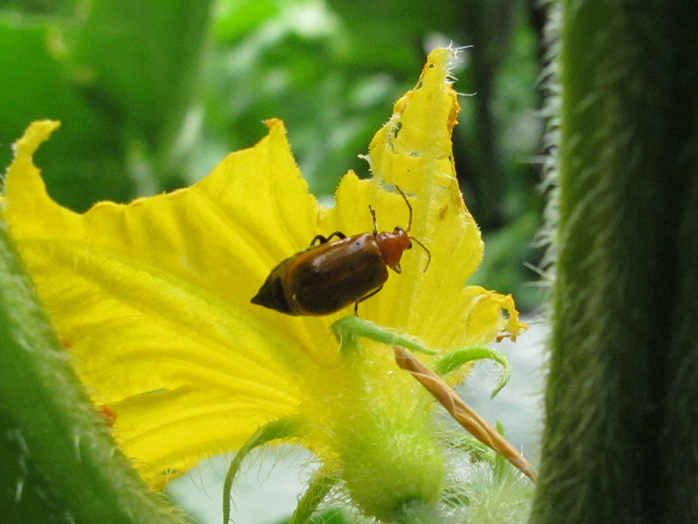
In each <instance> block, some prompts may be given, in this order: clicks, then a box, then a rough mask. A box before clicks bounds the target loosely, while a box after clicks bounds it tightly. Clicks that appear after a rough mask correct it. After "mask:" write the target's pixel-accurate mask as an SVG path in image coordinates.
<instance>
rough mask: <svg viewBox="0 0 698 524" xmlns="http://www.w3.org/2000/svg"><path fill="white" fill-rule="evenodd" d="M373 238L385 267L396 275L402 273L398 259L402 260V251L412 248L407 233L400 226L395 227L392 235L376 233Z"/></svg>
mask: <svg viewBox="0 0 698 524" xmlns="http://www.w3.org/2000/svg"><path fill="white" fill-rule="evenodd" d="M375 237H376V244H378V247H379V248H380V250H381V256H382V257H383V261H384V262H385V265H386V266H388V267H389V268H390V269H392V270H393V271H395V272H396V273H400V272H402V268H401V267H400V258H402V253H403V251H406V250H408V249H410V248H411V247H412V242H411V241H410V237H409V235H408V234H407V232H406V231H405V230H404V229H402V228H401V227H400V226H396V227H395V229H394V230H393V232H392V233H388V232H387V231H385V232H383V233H378V234H377V235H376V236H375Z"/></svg>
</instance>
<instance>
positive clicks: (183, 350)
mask: <svg viewBox="0 0 698 524" xmlns="http://www.w3.org/2000/svg"><path fill="white" fill-rule="evenodd" d="M56 127H57V124H56V123H52V122H38V123H35V124H33V125H32V126H31V127H30V128H29V130H28V131H27V133H26V135H25V137H24V138H23V139H21V140H20V141H19V142H18V143H17V146H16V158H15V161H14V163H13V164H12V166H11V167H10V170H9V173H8V177H7V183H6V201H5V216H6V219H7V221H8V223H9V224H10V227H11V231H12V234H13V236H14V238H15V239H16V240H17V241H18V243H19V246H20V249H21V252H22V255H23V256H24V258H25V260H26V262H27V265H28V268H29V271H30V273H31V274H32V276H33V278H34V280H35V283H36V285H37V288H38V290H39V292H40V295H41V298H42V300H43V301H44V303H45V304H46V307H47V309H48V311H49V314H50V316H51V318H52V320H53V322H54V324H55V325H56V327H57V329H58V331H59V333H60V334H61V336H62V337H63V338H64V339H66V341H67V345H68V346H69V347H70V351H71V353H72V354H73V357H74V358H73V362H74V363H75V367H76V369H77V371H78V373H79V375H80V377H81V378H82V380H83V381H84V382H85V383H86V385H87V386H88V388H89V390H90V392H91V393H92V394H93V396H94V398H95V401H96V402H98V403H99V404H103V403H106V404H109V405H110V406H112V407H113V408H114V409H115V410H116V412H117V421H116V424H115V431H116V434H117V436H118V437H119V439H120V440H121V441H122V443H123V445H124V447H125V449H126V451H127V453H129V454H130V455H131V456H132V457H133V458H134V459H135V460H136V461H137V462H138V463H141V464H149V466H148V467H149V468H150V469H153V468H155V469H154V470H153V471H152V472H151V475H152V474H159V473H160V472H161V471H164V470H165V469H172V468H176V469H179V468H183V467H191V465H193V464H194V463H195V462H196V460H198V459H200V458H201V457H203V456H208V455H210V454H212V453H215V452H218V451H222V450H230V449H234V448H235V447H237V446H238V445H239V444H240V443H241V442H243V441H244V440H245V439H246V438H247V437H248V436H249V434H250V433H251V432H252V431H254V430H255V429H256V428H257V427H258V425H259V424H262V423H265V422H267V421H269V420H272V419H274V418H278V417H280V416H285V415H287V414H289V413H293V412H295V411H296V409H297V406H298V405H299V403H300V402H301V401H302V399H303V395H304V393H303V392H301V391H300V390H299V387H298V386H299V381H298V378H297V376H298V374H300V375H302V374H303V373H304V372H305V370H306V368H308V367H312V366H314V365H315V364H314V362H313V358H314V355H320V356H322V354H321V351H320V348H318V346H317V343H316V340H317V337H316V338H315V339H311V338H310V335H309V333H308V332H304V331H300V332H299V330H297V329H296V328H295V327H294V326H293V322H292V320H293V319H290V318H287V317H282V318H275V319H274V320H275V321H274V324H271V323H269V322H267V321H266V317H267V316H268V315H267V313H265V312H263V311H262V310H261V308H255V307H252V306H251V305H250V304H249V300H250V297H251V296H252V295H253V294H254V292H255V291H256V289H257V287H258V285H259V282H261V281H262V280H263V279H264V277H265V273H266V271H267V268H268V267H269V266H270V265H271V264H273V263H275V262H276V261H278V259H279V258H280V257H283V256H284V255H285V253H287V252H288V251H293V250H296V249H297V247H296V245H297V244H300V243H303V244H305V243H306V242H307V239H308V238H311V237H312V236H313V234H314V232H315V225H314V222H315V217H316V213H317V211H316V208H315V205H316V204H315V199H314V198H313V197H312V196H311V195H309V194H308V191H307V185H306V183H305V181H304V180H303V179H302V177H301V176H300V173H299V172H298V168H297V167H296V165H295V162H294V161H293V158H292V156H291V153H290V149H289V147H288V143H287V141H286V136H285V130H284V128H283V125H282V124H281V123H280V122H278V121H273V122H271V123H270V127H271V130H270V133H269V136H267V137H266V138H265V139H263V140H262V141H261V142H260V143H259V144H258V145H257V146H255V147H254V148H252V149H249V150H245V151H241V152H239V153H235V154H232V155H230V156H229V157H228V158H226V159H225V160H224V161H223V162H222V163H221V164H220V165H219V166H218V167H217V168H216V169H215V170H214V172H213V173H212V174H211V175H210V176H209V177H207V178H206V179H205V180H203V181H201V182H200V183H199V184H196V185H195V186H193V187H192V188H190V189H188V190H185V191H176V192H174V193H171V194H167V195H159V196H156V197H151V198H145V199H140V200H136V201H135V202H133V203H131V204H129V205H120V204H114V203H110V202H102V203H99V204H97V205H96V206H94V207H93V208H92V209H90V210H89V211H88V212H86V213H85V214H82V215H81V214H76V213H73V212H71V211H69V210H67V209H64V208H62V207H60V206H59V205H57V204H56V203H55V202H53V200H51V198H50V197H49V196H48V195H47V194H46V190H45V187H44V184H43V181H42V180H41V177H40V173H39V170H38V169H37V168H36V167H35V166H34V165H33V162H32V158H31V156H32V154H33V152H34V151H35V150H36V148H37V147H38V145H39V144H40V143H41V142H42V141H43V140H46V139H47V138H48V136H49V135H50V133H51V132H52V131H53V130H54V129H55V128H56ZM250 174H254V176H250ZM279 195H284V196H285V197H286V198H279ZM277 317H278V315H277ZM272 325H273V327H274V329H273V330H272V329H271V326H272ZM326 336H327V338H329V337H330V335H329V333H328V334H327V335H326ZM144 395H145V396H144ZM134 406H138V408H137V409H136V408H135V407H134ZM185 427H186V428H187V429H186V435H188V436H187V437H185V436H181V437H180V435H184V433H182V432H184V431H185V429H184V428H185Z"/></svg>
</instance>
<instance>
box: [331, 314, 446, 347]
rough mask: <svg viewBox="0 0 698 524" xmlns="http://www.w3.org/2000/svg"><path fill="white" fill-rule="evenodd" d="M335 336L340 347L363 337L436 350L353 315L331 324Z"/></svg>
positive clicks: (351, 343) (349, 344) (382, 342)
mask: <svg viewBox="0 0 698 524" xmlns="http://www.w3.org/2000/svg"><path fill="white" fill-rule="evenodd" d="M332 330H333V331H334V334H335V337H337V340H338V341H339V343H340V344H341V345H342V347H343V348H344V347H347V346H355V345H356V339H357V338H358V337H364V338H368V339H371V340H375V341H376V342H380V343H381V344H387V345H393V346H402V347H404V348H407V349H411V350H412V351H417V352H418V353H426V354H427V355H436V351H434V350H433V349H429V348H427V347H425V346H424V345H422V344H420V343H419V342H417V341H416V340H415V339H414V338H411V337H407V336H405V335H402V334H400V333H398V332H396V331H393V330H391V329H389V328H385V327H381V326H378V325H376V324H374V323H373V322H369V321H368V320H363V319H361V318H359V317H357V316H355V315H352V316H349V317H344V318H340V319H339V320H338V321H337V322H335V323H334V324H332Z"/></svg>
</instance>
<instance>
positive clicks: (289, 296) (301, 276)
mask: <svg viewBox="0 0 698 524" xmlns="http://www.w3.org/2000/svg"><path fill="white" fill-rule="evenodd" d="M395 188H396V189H397V190H398V191H399V192H400V194H401V195H402V198H403V199H404V200H405V203H406V204H407V209H408V210H409V221H408V224H407V229H403V228H402V227H400V226H396V227H395V229H394V230H393V232H392V233H389V232H387V231H384V232H382V233H379V232H378V226H377V222H376V212H375V210H374V209H373V207H371V206H370V205H369V206H368V209H369V211H370V212H371V216H372V218H373V232H372V233H360V234H358V235H354V236H351V237H347V236H346V235H345V234H344V233H342V232H340V231H335V232H334V233H332V234H331V235H330V236H328V237H324V236H322V235H317V236H316V237H315V238H313V240H312V241H311V243H310V247H309V248H307V249H305V250H303V251H300V252H298V253H296V254H295V255H292V256H290V257H289V258H287V259H286V260H283V261H282V262H281V263H280V264H279V265H277V266H276V267H275V268H274V269H272V270H271V273H270V274H269V276H268V277H267V279H266V281H265V282H264V284H263V285H262V287H261V288H260V290H259V292H258V293H257V294H256V295H255V296H254V297H253V298H252V300H251V302H252V303H253V304H257V305H260V306H264V307H266V308H269V309H273V310H275V311H278V312H280V313H285V314H287V315H294V316H295V315H329V314H330V313H334V312H336V311H339V310H340V309H343V308H345V307H347V306H349V305H350V304H352V303H353V304H354V313H357V312H358V307H359V302H362V301H364V300H366V299H367V298H370V297H372V296H373V295H375V294H376V293H378V292H379V291H380V290H381V289H382V287H383V285H384V284H385V282H386V281H387V280H388V268H390V269H392V270H393V271H395V272H396V273H401V272H402V268H401V267H400V258H401V257H402V253H403V252H404V251H406V250H408V249H410V248H412V240H414V241H415V242H416V243H417V244H418V245H419V246H421V247H422V249H424V251H426V253H427V255H428V257H429V258H428V260H427V264H426V266H425V267H424V271H426V270H427V268H428V267H429V264H430V263H431V252H430V251H429V250H428V249H427V247H426V246H425V245H424V244H422V243H421V242H420V241H419V240H417V239H416V238H414V237H412V236H410V235H409V232H410V229H411V227H412V205H411V204H410V201H409V200H408V199H407V195H405V193H404V192H403V191H402V189H400V188H399V187H398V186H395ZM333 238H337V240H335V241H333V242H332V241H331V240H332V239H333ZM316 244H317V245H316Z"/></svg>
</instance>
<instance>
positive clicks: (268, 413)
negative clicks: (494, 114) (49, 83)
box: [4, 49, 525, 519]
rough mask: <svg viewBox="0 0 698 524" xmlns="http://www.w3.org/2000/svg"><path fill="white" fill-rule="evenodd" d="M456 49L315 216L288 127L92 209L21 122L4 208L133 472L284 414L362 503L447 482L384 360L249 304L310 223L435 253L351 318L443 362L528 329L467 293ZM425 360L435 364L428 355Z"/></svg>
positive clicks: (402, 381)
mask: <svg viewBox="0 0 698 524" xmlns="http://www.w3.org/2000/svg"><path fill="white" fill-rule="evenodd" d="M453 55H454V52H453V51H452V50H449V49H440V50H436V51H434V52H433V53H432V54H431V55H430V56H429V58H428V62H427V65H426V66H425V68H424V71H423V74H422V77H421V79H420V81H419V83H418V85H417V87H416V88H415V89H414V90H413V91H410V92H409V93H407V94H406V95H405V96H404V97H403V98H402V99H400V100H399V101H398V102H397V103H396V104H395V108H394V114H393V116H392V117H391V118H390V120H389V121H388V123H387V124H386V125H385V126H384V127H383V128H382V129H380V130H379V132H378V133H377V134H376V136H375V138H374V140H373V141H372V143H371V146H370V151H369V155H368V157H367V158H368V160H369V163H370V167H371V171H372V173H373V178H372V179H370V180H359V178H358V177H357V176H356V175H355V174H353V173H351V172H350V173H348V174H347V175H346V176H344V178H343V179H342V181H341V183H340V186H339V188H338V190H337V194H336V207H333V208H325V207H322V206H320V205H318V203H317V201H316V199H315V198H314V197H313V196H312V195H310V194H309V193H308V186H307V184H306V182H305V181H304V179H303V178H302V176H301V173H300V171H299V169H298V167H297V166H296V164H295V162H294V159H293V156H292V154H291V151H290V148H289V145H288V142H287V139H286V131H285V129H284V126H283V124H282V123H281V122H280V121H278V120H271V121H268V122H267V123H266V124H267V126H268V127H269V133H268V135H267V136H266V137H265V138H264V139H262V140H261V141H260V142H259V143H258V144H257V145H255V146H254V147H252V148H250V149H247V150H243V151H239V152H236V153H232V154H230V155H229V156H228V157H226V158H225V159H224V160H223V161H222V162H221V163H220V165H218V167H216V168H215V170H214V171H213V172H212V173H211V174H210V175H209V176H207V177H206V178H205V179H203V180H201V181H200V182H199V183H197V184H195V185H193V186H192V187H190V188H187V189H184V190H179V191H175V192H172V193H169V194H163V195H158V196H154V197H149V198H142V199H138V200H136V201H134V202H132V203H131V204H128V205H121V204H115V203H111V202H100V203H98V204H97V205H95V206H94V207H93V208H92V209H90V210H89V211H87V212H86V213H84V214H78V213H74V212H72V211H70V210H68V209H65V208H63V207H61V206H60V205H59V204H57V203H56V202H54V201H53V200H52V199H51V197H50V196H49V195H48V194H47V192H46V189H45V186H44V183H43V181H42V179H41V176H40V172H39V170H38V169H37V168H36V167H35V166H34V164H33V160H32V155H33V154H34V152H35V151H36V149H37V148H38V147H39V145H40V144H41V142H43V141H44V140H47V139H48V137H49V136H50V134H51V133H52V132H53V131H54V130H55V129H56V128H57V127H58V124H57V123H56V122H50V121H42V122H36V123H34V124H32V125H31V127H30V128H29V129H28V130H27V132H26V134H25V136H24V137H23V138H22V139H21V140H19V141H18V142H17V143H16V145H15V160H14V163H13V164H12V166H11V167H10V169H9V172H8V176H7V180H6V186H5V198H4V215H5V218H6V220H7V222H8V223H9V225H10V229H11V234H12V236H13V237H14V239H15V240H16V242H17V244H18V246H19V249H20V252H21V254H22V256H23V258H24V260H25V261H26V264H27V267H28V270H29V272H30V274H31V276H32V277H33V279H34V282H35V283H36V286H37V289H38V292H39V294H40V297H41V299H42V301H43V302H44V304H45V306H46V309H47V311H48V313H49V315H50V317H51V319H52V321H53V323H54V325H55V327H56V329H57V331H58V332H59V334H60V335H61V337H62V338H63V339H64V340H65V341H66V347H67V348H69V349H68V351H69V352H70V354H71V357H72V362H73V363H74V366H75V368H76V370H77V372H78V374H79V376H80V378H81V380H82V381H83V382H84V384H85V386H86V388H87V389H88V391H89V393H90V395H91V396H92V398H93V400H94V402H95V404H97V405H106V406H108V407H109V408H110V409H112V410H113V411H114V412H115V413H116V420H115V424H114V428H113V431H114V433H115V436H116V438H117V440H118V441H119V442H120V444H121V446H122V447H123V450H124V452H125V453H126V454H127V455H128V456H129V457H131V458H132V459H133V461H134V463H135V465H136V467H137V469H138V470H139V472H140V473H141V475H142V476H143V477H144V478H146V479H147V480H148V481H149V482H150V483H151V484H152V485H153V486H156V487H160V486H162V485H164V483H165V482H166V481H167V480H168V479H170V478H171V477H173V476H176V475H180V474H182V473H184V472H186V471H187V470H189V469H190V468H192V467H193V466H195V465H196V464H197V462H198V461H199V460H201V459H202V458H204V457H208V456H211V455H214V454H218V453H223V452H228V451H231V450H236V449H239V448H240V447H241V446H242V445H243V444H244V443H245V442H246V441H247V440H248V439H249V438H250V436H251V435H253V434H254V433H255V431H257V430H258V428H260V427H262V426H264V425H265V424H268V423H270V422H273V421H275V420H282V419H287V418H289V417H290V418H292V419H293V420H297V421H302V422H303V425H302V431H300V430H299V432H297V434H295V435H294V439H295V441H296V442H299V443H301V444H303V445H305V446H307V447H308V448H310V449H312V450H313V451H315V452H316V453H317V454H318V455H319V457H320V458H321V459H323V460H324V461H325V462H326V463H327V464H328V465H329V466H328V467H329V468H330V469H331V470H333V471H335V472H337V474H338V475H339V476H340V477H341V478H342V479H343V480H344V481H345V482H346V485H347V487H348V489H349V492H350V493H351V495H352V497H353V498H354V500H355V502H356V503H357V504H358V505H359V506H360V507H361V508H362V509H363V510H364V511H365V512H366V513H368V514H370V515H374V516H377V517H379V518H383V519H389V518H390V516H391V515H392V514H393V512H395V511H396V510H397V509H398V508H399V507H400V505H401V504H403V503H405V502H406V501H409V500H411V499H418V500H422V501H424V502H426V503H432V502H435V501H436V500H437V499H438V498H439V496H440V493H441V489H442V487H443V485H444V482H445V478H446V475H447V472H446V466H445V459H444V444H443V442H441V441H440V440H439V438H438V435H437V434H436V432H435V430H434V426H433V421H432V415H433V414H432V409H431V407H432V406H433V401H432V400H431V399H430V397H429V396H428V395H427V394H426V393H425V392H424V391H422V390H421V389H420V386H419V385H418V384H417V383H416V382H415V381H414V380H413V379H412V378H411V377H410V376H409V375H407V374H406V373H403V372H401V371H399V370H398V368H397V366H396V365H395V362H394V361H393V359H392V351H390V350H389V349H388V348H386V347H385V346H382V345H380V344H378V343H375V342H367V343H365V344H362V348H361V350H360V351H358V352H354V353H352V354H351V355H348V354H347V353H346V352H343V351H342V350H341V349H340V347H339V344H338V343H337V341H336V339H335V338H334V336H333V333H332V330H331V325H332V324H333V322H335V321H336V320H337V319H339V318H341V317H343V316H346V315H350V314H352V313H353V311H352V309H351V308H349V309H347V310H343V311H340V312H338V313H336V314H332V315H329V316H325V317H292V316H286V315H283V314H280V313H278V312H275V311H271V310H269V309H266V308H263V307H260V306H256V305H253V304H251V303H250V299H251V298H252V297H253V296H254V295H255V293H256V292H257V291H258V289H259V287H260V285H261V284H262V283H263V282H264V279H265V278H266V276H267V274H268V273H269V271H270V270H271V269H272V268H273V267H274V266H275V265H276V264H278V263H279V262H280V261H281V260H283V259H285V258H287V257H288V256H290V255H292V254H293V253H295V252H298V251H300V250H302V249H304V248H306V247H307V246H308V245H309V242H310V240H311V239H312V238H313V237H314V236H315V235H317V234H323V235H326V236H327V235H329V234H330V233H332V232H334V231H342V232H344V233H346V234H348V235H352V234H357V233H362V232H370V231H371V230H372V227H373V225H372V219H371V214H370V213H369V205H371V206H372V207H373V208H374V209H375V210H376V214H377V220H378V223H379V229H380V230H388V231H392V229H393V227H394V226H395V225H402V226H406V225H407V221H408V210H407V206H406V205H405V202H404V200H403V199H402V197H401V196H400V194H399V193H397V192H395V191H394V190H392V189H391V186H392V185H398V186H399V187H400V188H401V189H403V190H404V191H405V192H406V193H407V194H408V195H409V201H410V203H411V205H412V207H413V209H414V218H413V223H412V229H411V232H410V234H411V235H413V236H414V237H416V238H417V239H419V240H421V241H422V242H423V243H424V244H426V245H427V246H428V249H429V250H430V252H431V259H432V260H431V265H430V267H429V269H428V271H426V272H423V268H424V265H425V262H426V257H427V255H426V253H425V252H424V251H423V250H421V249H419V248H417V249H413V250H411V251H408V252H406V253H405V254H404V255H403V259H402V269H403V271H402V274H399V275H398V274H395V273H392V274H391V276H390V278H389V280H388V282H387V283H386V285H385V287H384V289H383V290H382V291H380V292H379V293H378V294H377V295H376V296H375V297H373V298H370V299H368V300H367V301H365V302H362V303H361V305H360V308H359V314H360V316H361V317H362V318H363V319H367V320H370V321H373V322H375V323H376V324H378V325H380V326H385V327H392V328H396V329H398V330H400V331H401V332H403V333H406V334H409V335H411V336H414V337H417V338H418V339H420V340H421V341H423V342H424V343H425V344H426V345H427V346H429V347H431V348H435V349H438V350H439V351H440V352H442V353H445V352H448V351H449V350H451V349H454V348H457V347H461V346H467V345H474V344H485V343H489V342H491V341H492V340H494V339H495V338H496V337H497V336H499V335H502V334H506V333H508V334H509V335H511V336H512V338H514V337H515V336H516V335H517V334H519V333H520V332H521V331H522V329H523V328H524V327H525V326H524V325H523V324H521V323H520V322H519V321H518V314H517V312H516V310H515V309H514V305H513V301H512V299H511V298H510V297H504V296H501V295H497V294H496V293H493V292H490V291H487V290H485V289H482V288H480V287H472V286H465V285H464V283H465V280H466V279H467V278H468V277H469V276H470V275H471V274H472V273H473V272H474V271H475V269H476V267H477V266H478V264H479V263H480V260H481V258H482V251H483V248H482V242H481V239H480V234H479V231H478V228H477V226H476V224H475V222H474V221H473V218H472V217H471V215H470V214H469V212H468V211H467V209H466V207H465V205H464V203H463V200H462V197H461V193H460V190H459V188H458V183H457V181H456V176H455V172H454V165H453V158H452V152H451V132H452V128H453V126H454V125H455V123H456V116H457V113H458V109H459V107H458V103H457V100H456V93H455V92H454V91H453V89H452V88H451V85H450V83H449V81H448V79H449V73H448V67H449V61H450V60H451V59H452V58H453ZM426 360H429V359H428V358H427V359H426Z"/></svg>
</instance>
